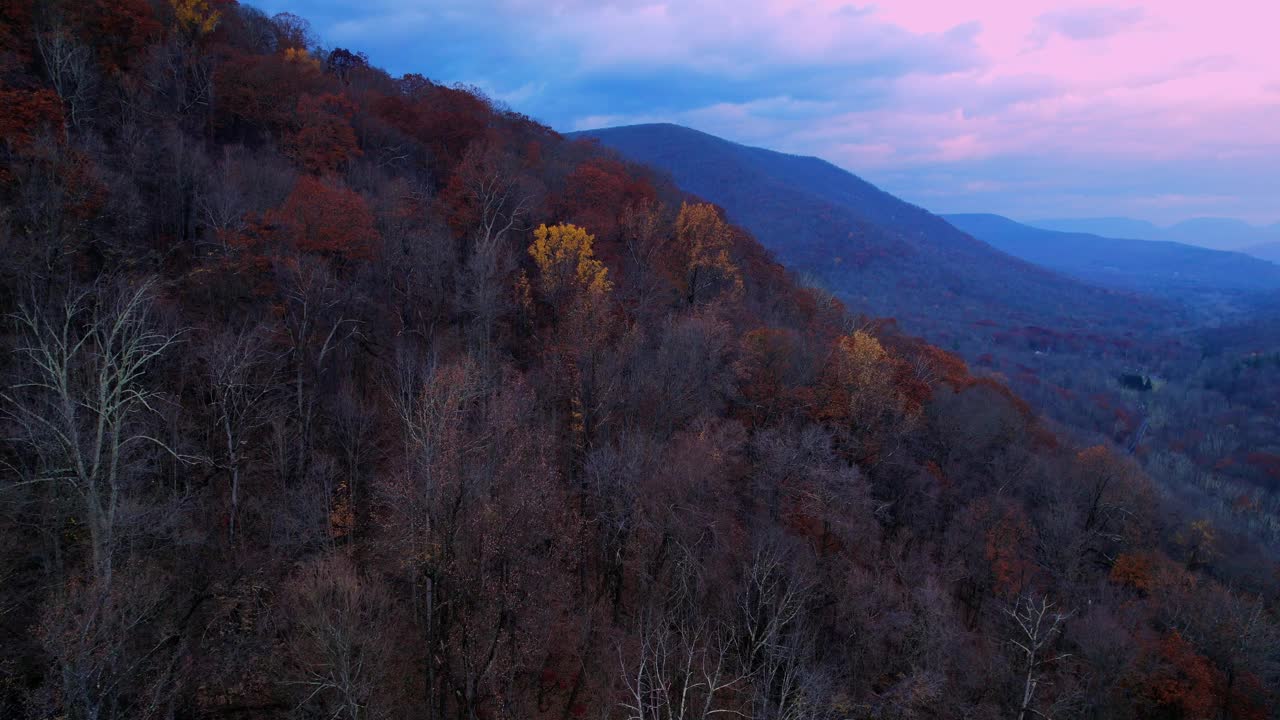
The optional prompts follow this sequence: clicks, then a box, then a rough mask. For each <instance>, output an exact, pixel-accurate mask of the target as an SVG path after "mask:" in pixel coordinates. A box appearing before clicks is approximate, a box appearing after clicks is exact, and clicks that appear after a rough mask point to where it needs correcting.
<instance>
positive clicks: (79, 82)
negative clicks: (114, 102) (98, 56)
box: [36, 28, 96, 128]
mask: <svg viewBox="0 0 1280 720" xmlns="http://www.w3.org/2000/svg"><path fill="white" fill-rule="evenodd" d="M36 48H37V49H38V50H39V51H40V59H41V60H42V61H43V62H44V66H45V70H46V71H47V72H48V73H49V80H50V82H52V83H53V89H54V90H55V91H56V92H57V93H58V97H60V98H62V101H63V102H64V103H66V106H67V119H68V120H69V121H70V122H71V126H72V127H75V128H79V127H81V125H82V124H83V123H84V121H85V116H86V115H87V114H88V113H89V112H90V107H89V104H90V102H91V101H92V99H93V90H94V86H95V84H96V82H95V80H96V78H95V77H94V72H93V64H92V63H93V53H92V51H91V50H90V49H89V47H88V46H86V45H84V44H82V43H80V42H79V41H77V40H76V39H75V37H73V36H72V35H71V33H69V32H67V31H66V30H64V29H61V28H59V29H56V30H54V31H52V32H47V33H40V34H38V35H37V36H36Z"/></svg>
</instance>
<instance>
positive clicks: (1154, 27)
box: [249, 0, 1280, 224]
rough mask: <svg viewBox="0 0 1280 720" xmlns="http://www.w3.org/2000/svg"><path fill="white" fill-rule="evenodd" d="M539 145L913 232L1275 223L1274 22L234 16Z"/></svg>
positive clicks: (887, 6)
mask: <svg viewBox="0 0 1280 720" xmlns="http://www.w3.org/2000/svg"><path fill="white" fill-rule="evenodd" d="M249 1H250V3H251V4H254V5H255V6H256V7H258V8H259V9H261V10H263V11H266V12H268V13H275V12H282V11H288V12H293V13H296V14H298V15H300V16H302V17H305V18H307V19H309V20H310V21H311V23H312V27H313V30H314V31H315V34H316V35H317V37H318V38H319V40H320V41H321V43H322V44H323V45H325V46H327V47H345V48H348V49H350V50H359V51H363V52H365V53H366V54H368V56H369V58H370V60H371V61H372V62H373V63H374V64H376V65H379V66H381V67H383V68H385V69H387V70H388V71H390V72H392V73H393V74H402V73H408V72H418V73H421V74H423V75H426V76H427V77H429V78H431V79H433V80H436V81H439V82H446V83H454V82H461V83H466V84H471V85H475V86H478V87H480V88H481V89H482V90H484V91H485V92H486V93H487V94H489V96H490V97H492V98H494V99H495V100H498V101H501V102H504V103H506V104H508V105H509V106H510V107H511V108H512V109H514V110H517V111H519V112H523V113H525V114H527V115H530V116H532V117H534V118H537V119H538V120H541V121H542V122H544V123H546V124H548V125H550V126H551V127H553V128H555V129H557V130H561V131H571V130H585V129H593V128H599V127H607V126H613V125H626V124H634V123H643V122H675V123H679V124H682V125H687V126H689V127H693V128H697V129H699V130H703V131H705V132H709V133H712V134H714V135H719V136H721V137H724V138H727V139H730V140H734V141H737V142H742V143H746V144H749V145H757V146H761V147H767V148H770V149H774V150H780V151H783V152H790V153H797V154H804V155H816V156H819V157H822V158H824V159H826V160H829V161H831V162H833V163H835V164H836V165H839V166H841V167H843V168H845V169H847V170H850V171H851V172H854V173H856V174H858V175H861V176H862V177H864V178H866V179H867V180H869V181H871V182H874V183H876V184H878V185H880V186H881V187H882V188H884V189H885V190H888V191H889V192H892V193H894V194H896V195H899V196H900V197H903V198H904V199H906V200H909V201H911V202H914V203H916V204H919V205H922V206H924V207H926V208H928V209H930V210H933V211H935V212H940V213H945V212H995V213H1000V214H1003V215H1008V216H1010V217H1014V218H1018V219H1023V220H1027V219H1035V218H1057V217H1099V216H1128V217H1134V218H1139V219H1144V220H1149V221H1153V222H1156V223H1160V224H1170V223H1173V222H1176V221H1179V220H1183V219H1186V218H1190V217H1201V216H1217V217H1232V218H1239V219H1243V220H1246V221H1249V222H1253V223H1257V224H1269V223H1276V222H1280V40H1277V34H1276V28H1277V27H1278V26H1280V2H1276V0H1213V1H1212V2H1209V1H1206V0H1194V1H1189V0H1133V1H1131V2H1123V1H1122V2H1119V3H1099V2H1089V1H1087V0H1086V1H1084V2H1076V1H1073V0H1003V1H1002V0H882V2H879V3H870V4H864V3H851V2H843V1H840V0H683V1H680V0H669V1H667V2H658V1H655V0H363V1H362V2H349V1H348V0H258V1H257V2H254V1H253V0H249Z"/></svg>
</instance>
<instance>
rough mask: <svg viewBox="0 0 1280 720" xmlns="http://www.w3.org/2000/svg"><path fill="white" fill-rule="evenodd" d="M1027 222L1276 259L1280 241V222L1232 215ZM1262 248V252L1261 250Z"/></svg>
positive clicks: (1079, 231) (1055, 227)
mask: <svg viewBox="0 0 1280 720" xmlns="http://www.w3.org/2000/svg"><path fill="white" fill-rule="evenodd" d="M1026 224H1028V225H1031V226H1034V227H1038V228H1043V229H1045V230H1058V231H1060V232H1072V233H1089V234H1091V235H1099V236H1102V237H1113V238H1133V239H1135V240H1167V241H1170V242H1179V243H1185V244H1187V245H1199V246H1201V247H1207V248H1214V249H1217V250H1239V251H1241V252H1246V253H1249V254H1251V255H1256V256H1257V257H1262V258H1264V259H1268V260H1274V258H1275V253H1276V247H1275V246H1277V245H1280V223H1277V224H1275V225H1268V226H1259V225H1250V224H1249V223H1246V222H1243V221H1241V220H1232V219H1228V218H1194V219H1192V220H1186V221H1183V222H1180V223H1178V224H1176V225H1171V226H1168V227H1161V226H1159V225H1155V224H1153V223H1149V222H1146V221H1144V220H1133V219H1131V218H1116V217H1112V218H1083V219H1052V220H1031V221H1028V222H1027V223H1026ZM1268 248H1270V249H1269V250H1268ZM1259 252H1260V253H1262V254H1258V253H1259ZM1267 253H1270V257H1267Z"/></svg>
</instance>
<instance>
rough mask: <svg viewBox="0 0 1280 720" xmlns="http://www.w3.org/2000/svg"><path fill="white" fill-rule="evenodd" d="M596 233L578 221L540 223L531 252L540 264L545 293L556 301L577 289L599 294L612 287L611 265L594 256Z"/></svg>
mask: <svg viewBox="0 0 1280 720" xmlns="http://www.w3.org/2000/svg"><path fill="white" fill-rule="evenodd" d="M594 243H595V236H593V235H591V234H589V233H588V232H587V231H586V230H585V229H583V228H580V227H578V226H577V225H568V224H564V223H561V224H559V225H552V226H550V227H548V226H547V225H545V224H544V225H539V226H538V229H537V230H534V231H533V244H532V245H530V246H529V255H531V256H532V257H533V261H534V262H535V263H537V265H538V271H539V273H540V275H541V277H540V283H539V285H540V289H541V291H542V295H543V297H544V298H545V299H546V300H548V301H550V302H555V301H558V300H561V299H564V298H565V297H566V296H567V295H570V294H574V293H575V291H578V290H580V291H583V292H584V293H585V294H586V295H587V296H590V297H600V296H603V295H606V294H608V293H609V291H610V290H612V289H613V283H612V282H610V281H609V269H608V268H606V267H605V266H604V263H602V262H600V261H599V260H597V259H596V258H595V252H594V250H592V245H593V244H594Z"/></svg>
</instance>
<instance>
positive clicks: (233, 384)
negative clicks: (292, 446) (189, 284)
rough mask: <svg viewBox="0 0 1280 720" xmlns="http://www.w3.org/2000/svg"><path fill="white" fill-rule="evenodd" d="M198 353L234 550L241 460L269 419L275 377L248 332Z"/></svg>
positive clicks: (270, 361)
mask: <svg viewBox="0 0 1280 720" xmlns="http://www.w3.org/2000/svg"><path fill="white" fill-rule="evenodd" d="M203 352H204V355H205V361H206V363H207V364H208V371H209V376H208V382H209V389H210V391H211V393H212V397H213V404H212V408H213V411H214V420H215V422H216V423H217V428H218V431H219V434H220V435H221V436H222V441H223V442H222V446H223V448H222V449H223V451H222V457H221V459H220V461H219V463H218V464H219V466H220V467H221V468H222V469H223V470H225V471H226V473H227V479H228V482H229V483H230V491H231V510H230V513H229V516H228V520H227V526H228V529H227V537H228V541H229V542H230V543H232V544H234V543H235V541H236V523H237V518H238V517H239V510H240V486H241V476H242V473H243V469H244V462H245V458H246V455H247V454H248V449H249V446H250V445H251V443H252V438H253V436H254V434H255V433H256V432H257V431H258V430H260V429H262V428H263V427H265V426H266V425H267V424H268V423H269V422H270V421H271V417H272V415H273V414H274V413H273V412H272V408H271V406H270V400H271V397H272V395H273V394H274V393H275V392H276V391H277V388H278V380H279V372H278V368H277V367H276V363H275V356H274V355H272V353H270V352H269V351H268V349H267V347H266V340H265V338H264V337H263V335H262V334H261V333H260V332H257V331H254V330H241V331H239V332H224V333H222V334H221V335H219V336H217V337H215V338H213V339H212V340H211V341H210V342H208V343H206V344H205V345H204V346H203Z"/></svg>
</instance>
